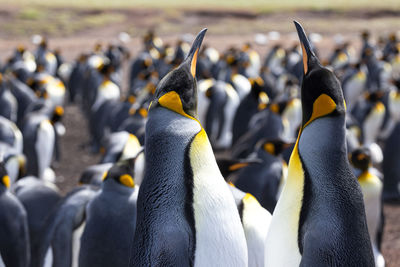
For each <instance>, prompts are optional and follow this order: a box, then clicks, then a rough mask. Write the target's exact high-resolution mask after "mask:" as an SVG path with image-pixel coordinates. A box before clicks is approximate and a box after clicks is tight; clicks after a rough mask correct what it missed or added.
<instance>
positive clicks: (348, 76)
mask: <svg viewBox="0 0 400 267" xmlns="http://www.w3.org/2000/svg"><path fill="white" fill-rule="evenodd" d="M294 24H295V28H296V31H297V33H298V37H299V42H298V43H297V44H296V45H295V46H293V47H292V48H290V49H284V48H283V47H281V46H280V45H276V46H274V47H273V48H272V49H271V50H270V51H269V52H268V54H267V55H266V57H265V60H264V61H262V60H261V58H260V55H259V54H258V53H257V52H256V51H255V50H253V49H252V48H251V45H250V44H245V45H244V46H243V47H242V48H240V49H237V48H233V47H232V48H229V49H228V50H227V51H225V52H224V53H222V54H220V53H219V52H218V51H217V50H215V49H214V48H212V47H208V46H207V45H205V44H203V45H202V43H203V41H204V39H205V38H206V37H205V36H206V31H207V30H206V29H204V30H202V31H200V33H198V35H197V36H196V38H195V39H194V41H193V43H192V45H191V46H190V45H189V43H188V42H186V41H184V40H180V41H179V42H178V43H177V45H176V47H172V46H170V45H168V44H163V43H162V41H161V39H160V38H159V37H157V36H156V35H155V33H154V32H152V31H150V32H148V34H146V35H145V36H144V38H143V50H142V51H141V52H140V53H139V54H138V55H137V56H136V57H135V58H134V59H133V60H132V63H131V66H130V69H129V89H128V91H127V92H126V93H122V92H121V85H122V80H123V79H122V66H123V64H124V62H125V61H127V59H128V58H129V57H130V55H129V52H128V49H127V48H126V47H125V46H124V45H123V43H120V44H112V45H109V46H108V47H107V48H106V49H103V47H102V46H101V45H99V44H98V45H96V46H95V48H94V50H93V51H92V52H91V53H88V54H82V55H80V56H79V57H78V58H77V60H76V61H74V62H73V63H72V64H70V63H67V62H64V60H63V58H62V55H61V52H60V51H58V50H57V51H52V50H50V49H49V48H48V44H47V40H46V39H45V38H41V39H40V38H39V40H38V43H37V45H38V47H37V50H36V51H35V52H34V53H31V52H30V51H28V50H26V49H25V48H24V47H23V46H19V47H18V48H17V49H16V50H15V52H14V54H13V55H12V57H10V58H9V59H8V61H7V62H6V63H5V64H4V65H3V66H2V68H1V75H0V102H1V104H0V124H1V127H0V158H1V159H0V210H1V212H0V217H1V219H0V266H7V267H26V266H32V267H33V266H36V267H48V266H53V267H56V266H66V267H67V266H68V267H70V266H73V267H78V266H82V267H85V266H378V267H382V266H385V260H384V258H383V256H382V254H381V252H380V247H381V241H382V233H383V226H384V217H383V211H382V201H386V202H399V201H400V186H399V184H400V164H399V163H400V42H399V41H398V40H397V39H396V36H395V35H391V36H389V38H388V39H387V40H382V41H381V42H379V43H378V44H376V45H375V44H373V43H372V42H371V40H370V36H369V34H368V32H364V33H362V36H361V38H362V48H361V50H360V51H359V54H358V55H356V54H355V53H354V51H353V50H352V48H351V46H350V44H348V43H338V44H337V47H336V48H335V50H334V51H333V53H332V54H331V56H330V57H329V59H328V60H327V61H321V59H320V58H319V57H318V51H317V50H316V47H315V46H314V45H313V43H312V42H311V41H310V40H309V39H308V37H307V35H306V33H305V31H304V29H303V28H302V26H301V25H300V24H299V23H297V22H294ZM65 103H76V104H77V105H79V106H80V107H81V111H82V113H83V114H84V116H85V118H86V119H87V123H88V128H89V136H90V144H89V145H88V146H87V147H88V148H89V149H90V150H91V151H92V152H93V153H101V155H102V158H101V160H100V162H99V163H98V164H96V165H92V166H88V167H87V169H86V170H85V171H84V172H83V173H82V174H81V176H80V180H79V185H77V186H76V188H75V189H73V190H72V191H71V192H69V193H68V194H67V195H66V196H62V195H61V193H60V191H59V189H58V188H57V186H56V185H55V182H56V181H57V175H56V173H54V171H53V168H52V166H53V164H55V163H57V162H59V161H60V158H61V156H62V153H61V152H62V151H60V138H62V136H63V135H64V133H65V131H66V130H68V129H65V127H64V126H63V124H62V117H63V115H64V105H65ZM76 156H79V155H76Z"/></svg>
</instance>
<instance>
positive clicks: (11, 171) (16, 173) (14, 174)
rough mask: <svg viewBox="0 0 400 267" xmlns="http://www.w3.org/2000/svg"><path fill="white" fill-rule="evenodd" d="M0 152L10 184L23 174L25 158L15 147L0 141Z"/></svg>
mask: <svg viewBox="0 0 400 267" xmlns="http://www.w3.org/2000/svg"><path fill="white" fill-rule="evenodd" d="M0 154H2V155H3V157H4V167H5V168H6V170H7V173H8V176H9V177H10V182H11V185H13V184H14V183H15V182H16V181H17V180H18V179H19V178H21V177H23V176H24V175H25V165H26V158H25V156H24V154H22V153H21V152H18V150H16V149H15V148H13V147H11V146H9V145H8V144H5V143H3V142H0Z"/></svg>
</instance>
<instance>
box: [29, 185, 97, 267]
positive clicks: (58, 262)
mask: <svg viewBox="0 0 400 267" xmlns="http://www.w3.org/2000/svg"><path fill="white" fill-rule="evenodd" d="M96 194H97V192H96V191H95V190H93V189H92V188H90V187H88V186H85V187H79V188H76V189H74V190H73V191H71V192H70V193H68V195H67V196H65V197H64V198H63V199H62V201H61V202H60V203H59V205H58V207H57V209H55V210H54V212H53V213H52V215H51V216H50V217H49V218H48V220H47V221H48V224H47V228H46V231H45V233H44V238H43V239H44V241H43V243H42V244H41V246H40V250H39V257H38V258H39V260H38V262H37V265H36V266H38V267H40V266H43V265H44V266H46V267H47V266H57V267H62V266H65V267H70V266H72V267H77V266H78V256H79V248H80V237H81V235H82V232H83V228H84V226H85V219H86V206H87V204H88V202H89V201H90V200H91V199H93V197H94V196H95V195H96ZM50 255H51V256H50ZM49 256H50V258H49Z"/></svg>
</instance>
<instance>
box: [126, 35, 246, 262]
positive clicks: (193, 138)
mask: <svg viewBox="0 0 400 267" xmlns="http://www.w3.org/2000/svg"><path fill="white" fill-rule="evenodd" d="M205 33H206V30H202V31H201V32H200V33H199V34H198V35H197V37H196V39H195V41H194V43H193V45H192V48H191V49H190V52H189V54H188V56H187V58H186V59H185V60H184V61H183V62H182V64H181V65H180V66H179V67H178V68H176V69H175V70H173V71H172V72H170V73H169V74H167V75H166V76H165V77H164V78H163V79H162V80H161V81H160V83H159V84H158V86H157V90H156V93H155V99H154V100H153V102H152V104H151V106H150V109H149V119H148V122H147V125H146V140H145V151H146V170H145V177H144V180H143V183H142V185H141V188H140V192H139V196H138V203H137V210H138V213H137V224H136V232H135V238H134V243H133V246H132V251H131V253H132V254H131V260H130V266H247V264H248V258H247V247H246V239H245V235H244V232H243V228H242V225H241V222H240V217H239V213H238V210H237V208H236V205H235V200H234V198H233V196H232V194H231V192H230V190H229V188H228V185H227V184H226V182H225V181H224V178H223V177H222V175H221V173H220V171H219V169H218V166H217V163H216V160H215V157H214V154H213V151H212V148H211V145H210V142H209V140H208V137H207V134H206V133H205V130H204V129H203V128H202V127H201V124H200V123H199V121H198V120H197V118H196V117H197V88H196V79H195V75H196V61H197V55H198V53H199V49H200V45H201V42H202V40H203V37H204V35H205Z"/></svg>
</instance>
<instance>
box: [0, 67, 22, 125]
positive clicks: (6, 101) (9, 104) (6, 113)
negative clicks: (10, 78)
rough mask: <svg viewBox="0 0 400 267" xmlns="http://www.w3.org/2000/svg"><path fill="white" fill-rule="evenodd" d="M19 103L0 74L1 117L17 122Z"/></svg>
mask: <svg viewBox="0 0 400 267" xmlns="http://www.w3.org/2000/svg"><path fill="white" fill-rule="evenodd" d="M17 110H18V102H17V100H16V98H15V96H14V95H13V94H12V93H11V92H10V89H9V87H8V85H7V84H6V83H5V81H4V80H3V76H2V75H1V74H0V116H3V117H5V118H7V119H9V120H11V121H13V122H17Z"/></svg>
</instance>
